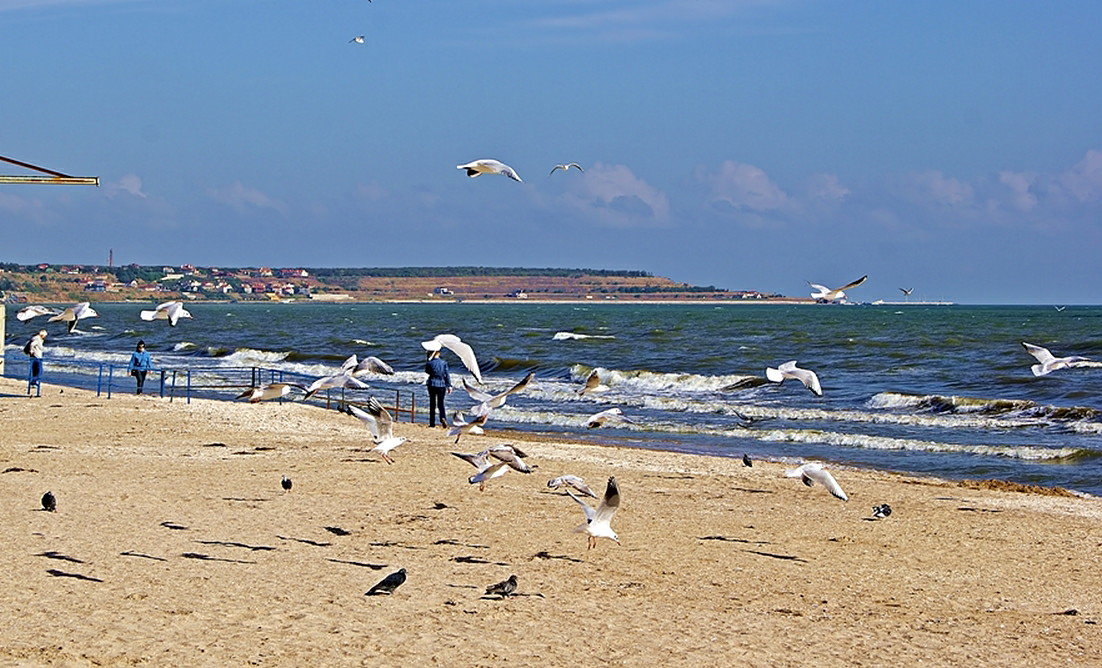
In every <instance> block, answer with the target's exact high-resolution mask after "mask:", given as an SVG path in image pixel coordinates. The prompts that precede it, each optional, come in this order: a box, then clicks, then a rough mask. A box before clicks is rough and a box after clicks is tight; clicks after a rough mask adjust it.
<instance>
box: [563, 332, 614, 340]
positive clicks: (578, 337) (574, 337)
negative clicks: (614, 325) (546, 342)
mask: <svg viewBox="0 0 1102 668" xmlns="http://www.w3.org/2000/svg"><path fill="white" fill-rule="evenodd" d="M551 338H552V340H555V341H572V340H582V339H615V338H616V337H615V336H612V335H611V334H577V333H575V332H556V333H555V335H554V336H552V337H551Z"/></svg>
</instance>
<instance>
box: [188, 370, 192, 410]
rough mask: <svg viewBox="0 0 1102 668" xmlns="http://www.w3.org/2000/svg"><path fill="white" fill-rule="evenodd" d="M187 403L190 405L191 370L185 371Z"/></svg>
mask: <svg viewBox="0 0 1102 668" xmlns="http://www.w3.org/2000/svg"><path fill="white" fill-rule="evenodd" d="M187 402H188V403H189V404H190V403H191V369H188V370H187Z"/></svg>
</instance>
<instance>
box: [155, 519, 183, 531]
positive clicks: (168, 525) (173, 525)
mask: <svg viewBox="0 0 1102 668" xmlns="http://www.w3.org/2000/svg"><path fill="white" fill-rule="evenodd" d="M161 526H163V527H164V528H166V529H172V530H173V531H187V530H188V528H187V527H186V526H184V525H183V524H176V523H175V522H167V521H166V522H161Z"/></svg>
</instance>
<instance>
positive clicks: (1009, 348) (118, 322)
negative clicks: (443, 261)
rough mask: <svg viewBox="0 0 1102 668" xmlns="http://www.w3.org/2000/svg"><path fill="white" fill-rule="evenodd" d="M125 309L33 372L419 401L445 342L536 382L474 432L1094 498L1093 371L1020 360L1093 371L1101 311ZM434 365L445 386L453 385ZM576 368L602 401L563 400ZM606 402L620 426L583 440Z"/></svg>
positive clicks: (459, 398)
mask: <svg viewBox="0 0 1102 668" xmlns="http://www.w3.org/2000/svg"><path fill="white" fill-rule="evenodd" d="M8 308H9V314H8V315H9V317H8V337H7V341H6V346H5V352H6V354H7V357H8V360H9V362H10V361H13V360H19V359H20V358H22V357H23V356H22V354H21V352H20V348H21V347H22V345H23V343H24V340H25V339H26V338H28V337H29V336H30V335H31V334H32V333H33V332H34V331H37V330H38V329H39V328H41V327H42V326H44V322H43V320H44V319H42V318H40V319H37V320H33V321H31V322H28V323H20V322H19V321H18V320H16V319H15V317H14V315H15V309H14V308H13V307H10V306H9V307H8ZM142 308H149V305H139V304H100V305H96V309H97V310H98V311H99V313H100V317H99V318H97V319H93V320H83V321H81V322H80V326H79V327H78V331H77V332H75V333H73V334H67V333H65V331H64V328H63V327H60V323H57V324H54V325H49V326H48V327H49V329H50V332H51V334H50V337H49V338H48V339H47V353H46V366H47V371H49V369H50V363H51V360H54V361H63V360H71V359H75V360H83V361H90V362H108V363H116V364H125V362H126V360H127V359H128V357H129V354H130V351H132V350H133V349H134V344H135V343H136V341H137V340H138V339H144V340H145V341H146V342H147V344H148V348H149V350H150V351H151V353H152V355H153V358H154V360H155V362H156V364H157V365H158V366H159V367H166V368H186V367H210V366H226V367H231V366H234V367H240V366H260V367H265V368H274V369H279V370H283V371H287V372H295V373H301V374H306V375H309V376H321V375H325V374H328V373H332V372H333V371H335V370H336V369H337V368H338V367H339V366H340V363H341V361H343V360H344V359H345V358H346V357H348V356H349V355H351V354H357V355H359V356H360V357H361V358H362V357H365V356H368V355H374V356H376V357H379V358H381V359H382V360H384V361H386V362H387V363H389V364H391V365H392V366H393V367H394V369H395V370H396V373H395V375H393V376H388V377H381V376H375V377H370V378H368V379H367V380H368V381H369V383H370V385H371V387H372V388H373V389H374V390H377V391H378V392H379V393H380V396H387V393H388V392H389V393H390V394H391V395H392V394H393V390H394V389H396V388H398V389H406V390H411V391H416V392H421V391H422V388H421V387H420V386H421V385H422V384H423V383H424V380H425V375H424V372H423V367H424V350H423V348H421V346H420V342H421V341H424V340H427V339H430V338H432V337H433V336H435V335H436V334H439V333H444V332H449V333H454V334H457V335H458V336H460V337H461V338H462V339H463V340H464V341H465V342H467V343H469V344H470V345H472V346H473V347H474V349H475V351H476V354H477V356H478V359H479V362H480V366H481V370H482V375H483V379H484V384H483V389H484V390H486V391H489V392H491V393H493V392H498V391H503V390H505V389H507V388H509V387H511V386H512V385H513V384H514V383H516V382H517V381H518V380H520V379H521V378H523V377H524V375H525V374H527V373H528V372H530V371H531V372H535V380H536V382H535V383H534V384H532V385H530V386H529V387H528V388H527V389H525V390H524V392H523V393H520V394H517V395H513V396H511V397H510V398H509V400H508V404H507V405H506V406H505V407H503V408H501V409H499V410H496V411H495V412H494V413H493V415H492V416H491V418H490V421H489V423H488V424H487V430H488V431H489V432H493V431H494V430H495V428H497V429H505V428H508V429H521V430H525V431H535V432H542V433H548V434H554V435H556V436H567V437H569V438H573V439H578V440H582V441H590V442H608V443H613V442H614V443H622V444H627V445H632V446H637V447H645V448H655V449H663V450H674V451H679V452H691V453H699V454H707V455H716V456H726V457H741V456H742V454H743V453H747V454H749V455H750V456H751V457H752V458H755V459H758V458H766V459H775V460H782V461H799V460H802V459H805V458H813V459H823V460H827V461H830V462H834V463H835V465H839V466H846V465H849V466H858V467H869V468H877V469H884V470H892V471H903V472H911V473H923V474H933V475H937V476H942V477H948V478H1001V479H1006V480H1011V481H1016V482H1022V483H1035V484H1042V485H1059V486H1064V487H1068V488H1071V489H1074V490H1078V491H1082V492H1087V493H1093V494H1102V364H1099V365H1096V366H1091V367H1085V368H1075V369H1067V370H1061V371H1057V372H1055V373H1053V374H1051V375H1048V376H1044V377H1035V376H1034V375H1033V374H1032V373H1031V371H1030V366H1031V365H1032V364H1034V363H1035V360H1034V359H1033V358H1032V357H1031V356H1030V355H1029V354H1027V353H1026V352H1025V350H1024V349H1023V348H1022V345H1021V342H1022V341H1028V342H1030V343H1033V344H1036V345H1040V346H1044V347H1046V348H1049V349H1051V350H1052V352H1053V353H1054V354H1056V355H1057V356H1064V355H1073V354H1074V355H1083V356H1087V357H1092V358H1094V359H1098V360H1102V336H1100V335H1099V328H1100V326H1102V307H1096V306H1090V307H1083V306H1080V307H1077V306H1068V307H1067V308H1065V309H1063V310H1057V309H1055V308H1053V307H1051V306H1029V307H1008V306H997V307H996V306H922V305H914V306H910V305H879V306H874V305H866V306H828V305H766V304H762V305H755V304H729V305H728V304H689V305H681V304H651V303H614V304H610V303H604V302H597V303H582V304H538V303H517V304H472V303H446V304H280V303H210V304H189V305H188V309H189V310H190V311H191V312H192V314H193V315H194V319H192V320H182V321H181V322H180V324H179V326H177V327H175V328H171V327H168V326H167V324H166V323H165V322H164V321H156V322H144V321H142V320H140V319H139V317H138V311H140V310H141V309H142ZM445 359H446V360H447V361H448V362H449V364H450V366H451V370H452V374H453V379H454V382H455V384H457V385H458V384H459V383H460V381H461V379H463V378H467V379H471V377H470V374H468V373H467V372H466V371H465V370H464V369H463V368H462V365H461V364H460V362H459V360H458V359H457V358H456V357H455V356H453V355H451V354H450V353H447V352H445ZM789 360H798V362H799V366H800V367H802V368H807V369H811V370H813V371H815V372H816V373H817V374H818V376H819V379H820V381H821V383H822V388H823V396H822V397H818V396H815V395H813V394H812V393H811V392H809V391H808V390H807V389H805V388H804V387H803V386H802V385H801V384H799V383H798V382H796V381H787V382H785V383H784V384H783V385H778V384H774V383H769V382H767V381H766V380H765V374H764V372H765V368H766V367H767V366H774V367H775V366H778V365H779V364H782V363H784V362H787V361H789ZM9 367H10V368H9V371H8V373H9V375H11V374H18V373H19V372H18V371H16V370H17V369H19V368H20V367H19V365H9ZM593 370H596V371H597V372H598V375H599V376H600V378H601V380H602V383H603V384H604V385H605V386H607V387H608V389H607V390H606V391H603V392H597V393H587V394H586V395H584V396H579V394H578V389H580V387H581V385H582V382H583V381H584V380H585V378H586V377H587V376H588V375H589V373H590V372H591V371H593ZM238 391H239V390H237V389H229V390H227V391H226V392H224V398H227V399H232V398H233V396H235V395H236V394H237V392H238ZM474 403H475V402H473V401H472V400H470V399H469V398H468V397H467V395H466V393H465V392H463V390H462V389H458V390H457V391H456V392H454V393H453V394H451V395H449V396H448V410H449V411H453V410H462V409H466V408H469V407H471V406H472V405H473V404H474ZM613 406H618V407H620V408H621V409H622V410H623V412H624V414H625V415H626V416H627V417H629V418H630V419H631V420H633V422H632V423H627V422H623V423H619V424H612V425H610V426H606V427H603V428H600V429H594V430H590V429H587V428H586V426H585V422H586V418H587V417H588V416H589V415H591V414H593V413H596V412H598V411H601V410H604V409H606V408H610V407H613ZM744 418H750V419H751V421H750V422H748V421H747V420H745V419H744ZM472 447H473V446H472Z"/></svg>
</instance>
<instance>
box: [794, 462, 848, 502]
mask: <svg viewBox="0 0 1102 668" xmlns="http://www.w3.org/2000/svg"><path fill="white" fill-rule="evenodd" d="M784 475H785V476H786V477H788V478H799V479H800V481H801V482H803V484H805V485H807V486H808V487H811V486H812V485H814V484H815V483H819V484H820V485H822V486H823V487H826V488H827V491H828V492H830V493H831V494H832V495H833V496H835V497H836V498H839V499H841V500H843V501H849V497H848V496H846V493H845V492H843V491H842V486H841V485H839V484H838V481H837V480H835V479H834V476H832V475H830V471H827V470H826V469H824V468H823V465H822V464H819V463H818V462H808V463H806V464H802V465H800V466H798V467H796V468H794V469H789V470H788V471H785V472H784Z"/></svg>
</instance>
